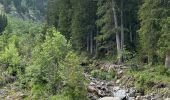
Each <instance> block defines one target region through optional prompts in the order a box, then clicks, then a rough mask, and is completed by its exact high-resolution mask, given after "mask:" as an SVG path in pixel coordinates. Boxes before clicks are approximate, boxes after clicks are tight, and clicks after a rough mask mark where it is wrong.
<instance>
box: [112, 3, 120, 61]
mask: <svg viewBox="0 0 170 100" xmlns="http://www.w3.org/2000/svg"><path fill="white" fill-rule="evenodd" d="M112 3H113V7H112V9H113V14H114V15H113V16H114V23H115V28H116V29H118V21H117V14H116V9H115V6H116V4H115V1H114V0H113V1H112ZM116 45H117V54H118V64H120V63H121V59H120V56H121V44H120V37H119V33H118V32H117V33H116Z"/></svg>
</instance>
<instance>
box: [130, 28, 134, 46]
mask: <svg viewBox="0 0 170 100" xmlns="http://www.w3.org/2000/svg"><path fill="white" fill-rule="evenodd" d="M130 42H131V43H132V42H133V37H132V26H131V25H130Z"/></svg>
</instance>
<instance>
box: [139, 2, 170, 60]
mask: <svg viewBox="0 0 170 100" xmlns="http://www.w3.org/2000/svg"><path fill="white" fill-rule="evenodd" d="M168 4H169V2H168V1H162V0H157V1H155V0H144V2H143V4H142V6H141V7H140V10H139V17H140V20H141V27H140V29H139V33H140V40H141V41H140V43H141V45H142V48H143V49H142V50H143V52H145V53H146V54H147V55H148V57H149V62H151V63H154V62H156V60H157V56H158V55H157V52H156V51H157V50H158V47H157V44H158V42H159V39H160V36H161V35H162V34H161V30H163V31H164V28H163V27H164V25H161V24H160V23H162V20H164V19H166V18H167V17H168V16H170V10H169V8H168V7H167V6H166V5H168ZM165 40H167V39H165Z"/></svg>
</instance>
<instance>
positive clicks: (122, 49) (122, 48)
mask: <svg viewBox="0 0 170 100" xmlns="http://www.w3.org/2000/svg"><path fill="white" fill-rule="evenodd" d="M120 16H121V62H123V51H124V25H123V24H124V22H123V1H121V15H120Z"/></svg>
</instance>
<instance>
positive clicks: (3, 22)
mask: <svg viewBox="0 0 170 100" xmlns="http://www.w3.org/2000/svg"><path fill="white" fill-rule="evenodd" d="M7 24H8V21H7V17H6V16H5V15H4V14H1V15H0V34H1V33H2V32H3V31H4V30H5V27H6V26H7Z"/></svg>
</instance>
